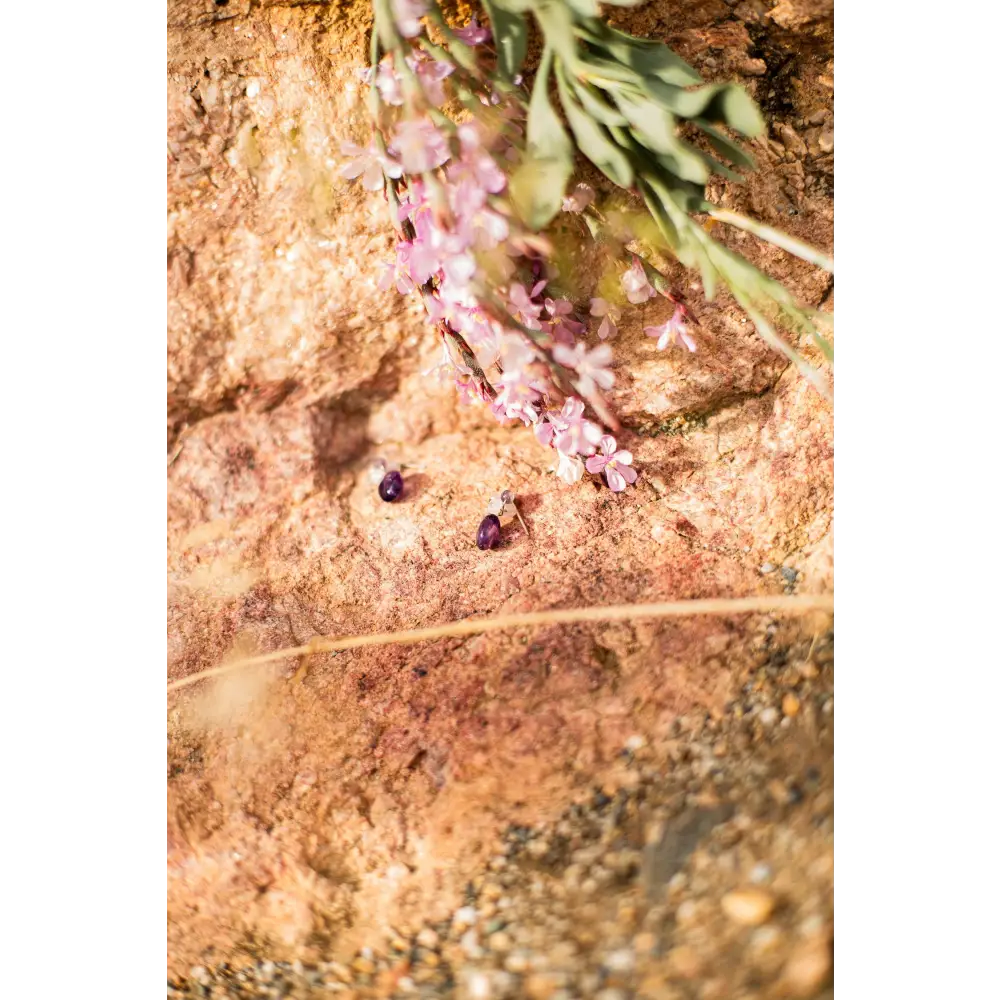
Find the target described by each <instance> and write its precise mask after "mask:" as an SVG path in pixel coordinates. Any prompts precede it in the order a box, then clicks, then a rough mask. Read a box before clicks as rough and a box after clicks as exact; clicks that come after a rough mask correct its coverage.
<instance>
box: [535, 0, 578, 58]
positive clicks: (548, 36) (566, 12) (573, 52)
mask: <svg viewBox="0 0 1000 1000" xmlns="http://www.w3.org/2000/svg"><path fill="white" fill-rule="evenodd" d="M531 9H532V11H533V12H534V15H535V17H536V19H537V20H538V23H539V25H541V28H542V33H543V34H544V35H545V44H546V46H548V47H551V48H552V49H553V50H554V51H555V53H556V54H557V55H558V56H559V58H560V59H562V61H563V63H564V64H565V66H566V67H567V69H569V71H570V72H571V73H573V72H576V66H577V63H578V53H577V45H576V33H575V32H574V30H573V22H574V18H573V14H572V13H571V11H570V8H569V7H568V6H567V5H566V4H565V3H563V2H557V3H546V2H541V3H535V4H533V5H532V8H531Z"/></svg>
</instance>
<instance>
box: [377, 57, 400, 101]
mask: <svg viewBox="0 0 1000 1000" xmlns="http://www.w3.org/2000/svg"><path fill="white" fill-rule="evenodd" d="M375 86H376V87H378V92H379V95H380V96H381V98H382V101H383V103H385V104H390V105H392V106H394V107H399V106H400V105H401V104H402V103H403V83H402V78H401V77H400V75H399V74H398V73H397V72H396V69H395V67H394V66H393V65H392V56H386V57H385V58H384V59H383V60H382V61H381V62H380V63H379V65H378V74H377V76H376V77H375Z"/></svg>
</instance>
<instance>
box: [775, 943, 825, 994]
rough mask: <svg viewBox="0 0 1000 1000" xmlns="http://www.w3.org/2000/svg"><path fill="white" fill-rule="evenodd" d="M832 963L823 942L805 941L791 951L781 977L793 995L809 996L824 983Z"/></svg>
mask: <svg viewBox="0 0 1000 1000" xmlns="http://www.w3.org/2000/svg"><path fill="white" fill-rule="evenodd" d="M832 964H833V963H832V960H831V956H830V949H829V948H828V947H827V946H826V945H825V944H824V943H822V942H807V943H805V944H802V945H799V947H798V948H796V949H795V951H794V952H792V955H791V957H790V958H789V959H788V961H787V962H786V963H785V969H784V972H783V973H782V976H781V979H782V982H783V984H784V985H785V987H786V989H787V991H788V992H789V993H790V994H791V995H792V996H793V997H803V998H805V997H811V996H813V995H814V994H815V993H816V992H817V991H818V990H819V989H820V988H821V987H822V986H823V985H824V984H825V983H826V981H827V979H828V978H829V975H830V969H831V967H832Z"/></svg>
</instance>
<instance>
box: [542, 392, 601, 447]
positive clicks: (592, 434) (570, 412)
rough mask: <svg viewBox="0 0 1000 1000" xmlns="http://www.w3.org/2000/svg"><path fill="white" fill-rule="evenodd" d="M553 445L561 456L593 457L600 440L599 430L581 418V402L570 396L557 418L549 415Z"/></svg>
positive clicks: (590, 422) (595, 425)
mask: <svg viewBox="0 0 1000 1000" xmlns="http://www.w3.org/2000/svg"><path fill="white" fill-rule="evenodd" d="M549 420H550V421H551V422H552V427H553V430H554V435H553V442H552V443H553V444H554V445H555V448H556V451H558V452H561V453H562V454H563V455H593V454H594V451H595V445H597V443H598V442H599V441H600V440H601V428H600V427H598V426H597V424H595V423H594V422H593V421H591V420H585V419H584V417H583V400H581V399H577V398H576V397H575V396H570V398H569V399H567V400H566V402H565V403H563V408H562V411H561V412H560V413H559V414H558V415H557V416H552V414H549Z"/></svg>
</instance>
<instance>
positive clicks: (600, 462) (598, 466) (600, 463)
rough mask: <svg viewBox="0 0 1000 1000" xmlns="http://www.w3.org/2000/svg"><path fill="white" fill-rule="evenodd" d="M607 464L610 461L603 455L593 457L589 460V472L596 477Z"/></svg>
mask: <svg viewBox="0 0 1000 1000" xmlns="http://www.w3.org/2000/svg"><path fill="white" fill-rule="evenodd" d="M607 464H608V460H607V459H606V458H605V457H604V456H603V455H591V456H590V458H588V459H587V471H588V472H593V473H594V474H595V475H596V474H597V473H598V472H602V471H603V469H604V466H605V465H607Z"/></svg>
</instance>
